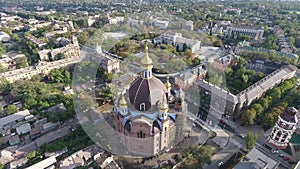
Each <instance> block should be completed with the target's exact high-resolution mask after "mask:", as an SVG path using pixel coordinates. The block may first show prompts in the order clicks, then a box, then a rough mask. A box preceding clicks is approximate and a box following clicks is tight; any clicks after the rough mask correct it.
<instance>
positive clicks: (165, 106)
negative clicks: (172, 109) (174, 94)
mask: <svg viewBox="0 0 300 169" xmlns="http://www.w3.org/2000/svg"><path fill="white" fill-rule="evenodd" d="M168 109H169V105H168V103H167V101H166V100H165V97H163V100H162V102H160V103H159V110H160V111H163V112H165V111H168Z"/></svg>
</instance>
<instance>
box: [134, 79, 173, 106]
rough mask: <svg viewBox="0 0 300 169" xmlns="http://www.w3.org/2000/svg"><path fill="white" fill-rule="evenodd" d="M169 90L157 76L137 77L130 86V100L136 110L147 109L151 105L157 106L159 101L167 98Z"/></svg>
mask: <svg viewBox="0 0 300 169" xmlns="http://www.w3.org/2000/svg"><path fill="white" fill-rule="evenodd" d="M166 93H168V90H167V89H166V87H165V85H164V84H163V83H162V82H161V81H160V80H159V79H157V78H156V77H152V78H150V79H145V78H142V77H139V78H137V79H136V80H135V81H134V82H133V83H132V85H131V86H130V88H129V100H130V103H131V104H132V105H133V107H134V108H135V109H136V110H139V111H147V110H150V109H151V107H153V106H155V105H156V106H155V107H156V108H157V103H158V102H160V101H161V100H162V98H166Z"/></svg>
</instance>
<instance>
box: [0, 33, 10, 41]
mask: <svg viewBox="0 0 300 169" xmlns="http://www.w3.org/2000/svg"><path fill="white" fill-rule="evenodd" d="M9 40H10V36H9V35H8V34H7V33H5V32H0V41H1V42H8V41H9Z"/></svg>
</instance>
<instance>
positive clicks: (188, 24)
mask: <svg viewBox="0 0 300 169" xmlns="http://www.w3.org/2000/svg"><path fill="white" fill-rule="evenodd" d="M183 29H186V30H188V31H192V30H194V22H193V21H191V20H189V21H186V22H185V24H184V25H183Z"/></svg>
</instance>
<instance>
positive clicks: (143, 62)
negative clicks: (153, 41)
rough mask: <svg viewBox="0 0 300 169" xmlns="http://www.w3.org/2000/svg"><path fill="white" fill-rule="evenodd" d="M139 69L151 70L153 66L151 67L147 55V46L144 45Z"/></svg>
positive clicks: (150, 60) (150, 61)
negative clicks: (143, 53)
mask: <svg viewBox="0 0 300 169" xmlns="http://www.w3.org/2000/svg"><path fill="white" fill-rule="evenodd" d="M141 67H142V68H143V69H147V70H149V69H152V67H153V65H152V59H151V58H150V57H149V55H148V46H147V44H146V47H145V57H144V58H143V59H142V60H141Z"/></svg>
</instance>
